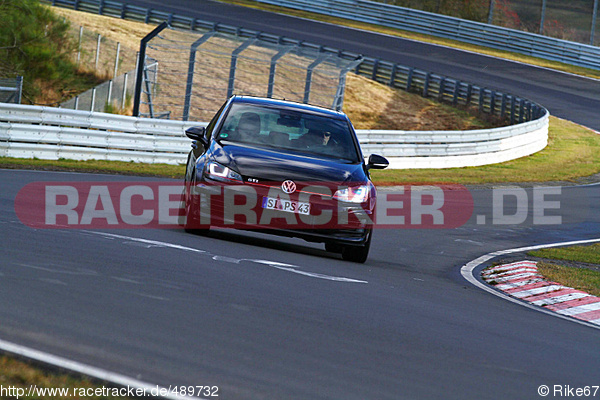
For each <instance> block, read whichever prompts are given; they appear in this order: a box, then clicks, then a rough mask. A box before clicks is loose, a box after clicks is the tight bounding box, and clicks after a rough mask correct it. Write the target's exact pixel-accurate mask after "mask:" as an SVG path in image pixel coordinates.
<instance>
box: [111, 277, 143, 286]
mask: <svg viewBox="0 0 600 400" xmlns="http://www.w3.org/2000/svg"><path fill="white" fill-rule="evenodd" d="M111 278H113V279H114V280H116V281H119V282H124V283H132V284H134V285H143V283H142V282H140V281H136V280H134V279H129V278H121V277H119V276H111Z"/></svg>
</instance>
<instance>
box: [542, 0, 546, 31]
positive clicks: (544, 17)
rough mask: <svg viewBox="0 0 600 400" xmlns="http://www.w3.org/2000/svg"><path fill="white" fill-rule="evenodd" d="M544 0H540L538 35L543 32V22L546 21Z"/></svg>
mask: <svg viewBox="0 0 600 400" xmlns="http://www.w3.org/2000/svg"><path fill="white" fill-rule="evenodd" d="M546 1H547V0H542V15H541V17H540V35H543V34H544V23H545V21H546Z"/></svg>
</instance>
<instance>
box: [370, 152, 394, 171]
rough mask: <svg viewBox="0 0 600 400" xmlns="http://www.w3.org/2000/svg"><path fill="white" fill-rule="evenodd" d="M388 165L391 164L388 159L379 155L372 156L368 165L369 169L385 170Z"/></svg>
mask: <svg viewBox="0 0 600 400" xmlns="http://www.w3.org/2000/svg"><path fill="white" fill-rule="evenodd" d="M388 165H390V162H389V161H388V160H387V158H385V157H382V156H380V155H378V154H371V155H370V156H369V162H368V163H367V169H385V168H387V167H388Z"/></svg>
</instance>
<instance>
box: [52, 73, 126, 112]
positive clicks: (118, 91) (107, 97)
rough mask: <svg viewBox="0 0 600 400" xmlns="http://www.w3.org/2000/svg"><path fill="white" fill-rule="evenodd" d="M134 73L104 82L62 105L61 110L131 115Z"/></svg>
mask: <svg viewBox="0 0 600 400" xmlns="http://www.w3.org/2000/svg"><path fill="white" fill-rule="evenodd" d="M134 86H135V74H134V71H129V72H127V73H125V74H123V75H121V76H118V77H116V78H115V79H111V80H109V81H107V82H104V83H102V84H100V85H98V86H96V87H95V88H92V89H90V90H88V91H86V92H84V93H81V94H79V95H78V96H75V97H74V98H72V99H70V100H67V101H65V102H63V103H61V104H60V107H61V108H68V109H72V110H85V111H97V112H111V113H117V114H130V113H131V109H132V108H133V90H134Z"/></svg>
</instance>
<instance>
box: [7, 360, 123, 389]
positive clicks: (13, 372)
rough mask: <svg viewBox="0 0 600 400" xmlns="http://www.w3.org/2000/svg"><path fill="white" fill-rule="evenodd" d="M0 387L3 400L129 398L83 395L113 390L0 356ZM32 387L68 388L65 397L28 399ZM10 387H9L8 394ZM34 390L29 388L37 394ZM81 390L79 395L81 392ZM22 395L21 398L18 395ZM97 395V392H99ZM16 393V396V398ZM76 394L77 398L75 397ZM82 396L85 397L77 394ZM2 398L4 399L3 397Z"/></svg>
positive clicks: (87, 380) (73, 376)
mask: <svg viewBox="0 0 600 400" xmlns="http://www.w3.org/2000/svg"><path fill="white" fill-rule="evenodd" d="M0 385H1V387H2V390H3V392H2V393H0V398H3V399H14V398H25V399H32V400H36V399H55V400H67V399H83V398H85V399H103V400H117V399H129V398H130V397H118V396H117V397H115V396H112V395H107V396H104V395H100V396H87V394H93V393H94V391H95V390H100V391H102V390H103V389H104V392H105V393H104V394H111V392H112V389H113V388H109V387H107V386H102V385H98V384H96V383H95V382H93V381H92V380H90V379H87V378H80V377H77V376H75V375H70V374H65V373H55V372H51V371H49V370H46V369H44V368H38V367H37V366H34V365H33V364H29V363H26V362H23V361H20V360H17V359H14V358H11V357H9V356H1V357H0ZM32 385H35V387H36V388H37V389H42V388H48V389H55V388H56V389H58V388H60V389H64V388H66V389H68V390H69V392H68V393H69V395H67V396H61V395H59V394H57V393H56V394H55V395H53V396H50V395H48V394H46V395H45V396H42V395H33V396H28V395H27V394H28V391H29V389H30V387H32ZM10 388H13V389H12V391H11V390H10ZM17 389H23V390H24V392H20V393H19V392H18V391H17ZM37 389H32V390H34V391H37ZM82 391H83V393H82ZM23 393H25V396H21V394H23ZM100 393H101V392H100ZM17 394H18V395H19V396H18V397H17ZM75 394H79V395H75ZM81 394H85V395H81ZM5 395H6V396H5Z"/></svg>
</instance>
